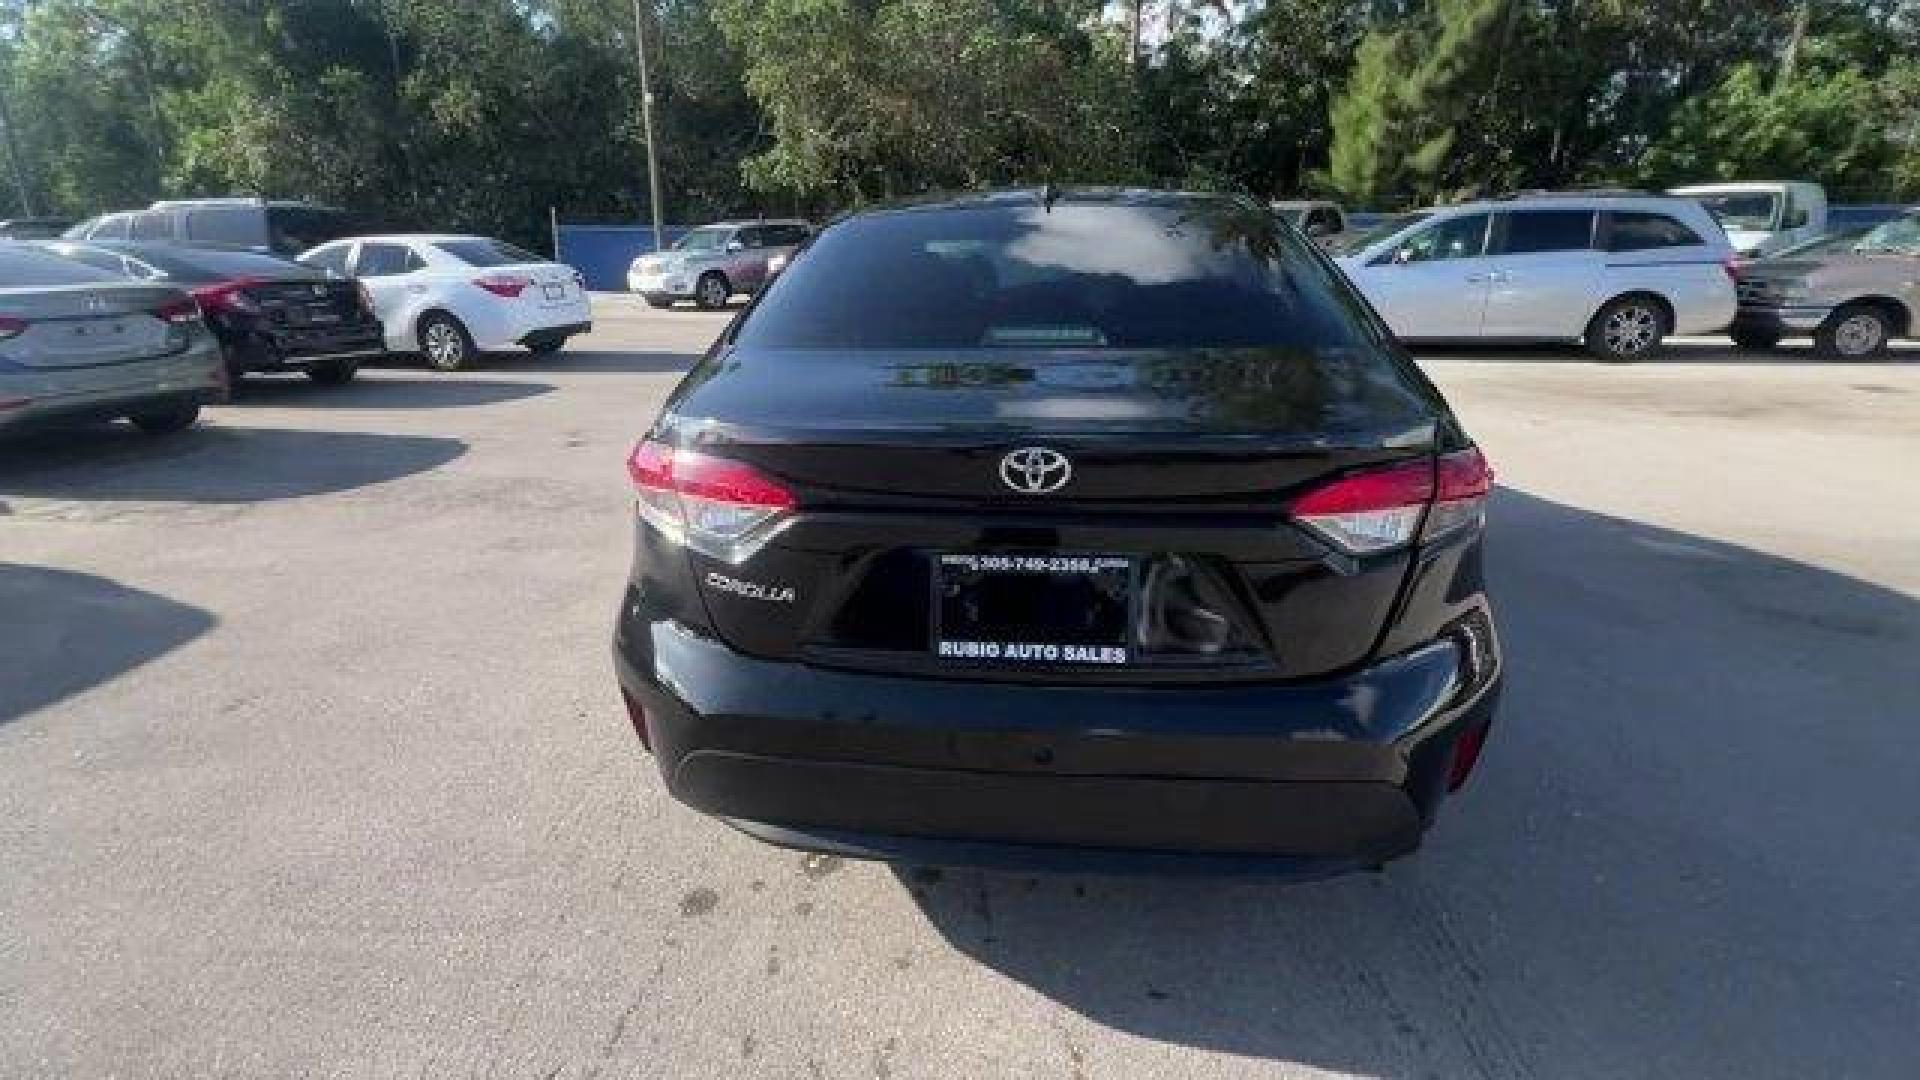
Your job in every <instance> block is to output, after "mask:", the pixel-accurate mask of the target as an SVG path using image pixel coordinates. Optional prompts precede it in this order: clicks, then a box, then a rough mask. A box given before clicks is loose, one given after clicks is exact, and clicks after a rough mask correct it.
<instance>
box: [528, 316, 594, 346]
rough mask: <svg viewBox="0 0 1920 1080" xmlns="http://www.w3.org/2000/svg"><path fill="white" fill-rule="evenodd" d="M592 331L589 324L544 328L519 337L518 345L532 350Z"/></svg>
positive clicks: (566, 324)
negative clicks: (538, 346)
mask: <svg viewBox="0 0 1920 1080" xmlns="http://www.w3.org/2000/svg"><path fill="white" fill-rule="evenodd" d="M592 329H593V324H592V323H590V322H575V323H565V324H562V325H560V326H545V327H541V328H540V329H538V330H529V331H527V332H526V333H524V334H522V335H520V341H519V344H521V345H525V346H527V347H528V348H532V347H534V346H536V345H545V344H548V343H550V342H556V341H565V340H567V339H568V338H570V337H574V336H576V335H579V334H585V333H588V332H590V331H592Z"/></svg>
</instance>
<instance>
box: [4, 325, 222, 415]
mask: <svg viewBox="0 0 1920 1080" xmlns="http://www.w3.org/2000/svg"><path fill="white" fill-rule="evenodd" d="M126 369H128V370H121V371H113V370H111V369H92V370H90V371H36V372H26V371H21V370H19V369H13V368H9V369H6V370H3V371H0V431H21V430H28V429H31V428H35V427H39V426H41V425H43V424H67V423H79V422H85V421H92V420H113V419H118V418H119V417H122V416H130V415H132V414H134V413H137V412H146V411H149V410H155V411H158V410H162V409H168V408H171V407H173V406H175V405H188V404H191V405H217V404H220V403H221V402H223V401H226V400H227V378H226V371H225V368H224V367H222V365H221V362H220V353H219V350H218V349H217V348H215V346H214V344H213V342H212V340H211V339H210V338H207V337H205V336H199V337H197V338H196V342H195V344H194V346H193V347H191V348H190V349H189V350H188V351H187V352H184V353H181V354H180V355H178V356H175V357H170V358H166V359H161V360H153V361H146V362H142V363H138V364H128V365H126ZM109 378H112V379H113V380H115V382H111V383H107V384H106V385H98V384H97V383H96V385H91V386H90V385H87V384H88V383H89V382H91V381H95V380H100V381H105V380H107V379H109ZM122 380H123V381H122Z"/></svg>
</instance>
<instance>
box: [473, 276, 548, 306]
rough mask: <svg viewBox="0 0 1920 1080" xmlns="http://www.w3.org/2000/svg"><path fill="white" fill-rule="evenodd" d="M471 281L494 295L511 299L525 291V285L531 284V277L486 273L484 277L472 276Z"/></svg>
mask: <svg viewBox="0 0 1920 1080" xmlns="http://www.w3.org/2000/svg"><path fill="white" fill-rule="evenodd" d="M473 283H474V284H475V285H478V286H480V287H481V288H483V289H485V290H487V291H488V292H490V293H492V294H493V295H495V296H504V297H506V298H507V299H509V300H511V299H513V298H514V297H516V296H519V295H520V294H521V293H523V292H525V291H527V286H529V285H531V284H533V279H532V278H524V277H520V276H519V275H517V274H488V275H486V276H485V277H477V278H474V279H473Z"/></svg>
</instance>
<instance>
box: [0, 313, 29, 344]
mask: <svg viewBox="0 0 1920 1080" xmlns="http://www.w3.org/2000/svg"><path fill="white" fill-rule="evenodd" d="M26 332H27V320H25V319H16V318H14V317H13V316H11V315H0V341H4V340H6V339H7V338H12V337H19V336H20V335H21V334H24V333H26Z"/></svg>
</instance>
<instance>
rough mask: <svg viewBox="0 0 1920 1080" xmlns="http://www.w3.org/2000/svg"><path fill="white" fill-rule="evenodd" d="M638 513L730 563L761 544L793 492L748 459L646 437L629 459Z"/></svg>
mask: <svg viewBox="0 0 1920 1080" xmlns="http://www.w3.org/2000/svg"><path fill="white" fill-rule="evenodd" d="M627 475H628V476H629V477H631V478H632V480H633V487H634V492H635V494H636V496H637V497H638V499H639V508H640V516H641V517H642V518H645V519H646V520H647V522H648V523H649V524H651V525H653V527H654V528H656V529H659V530H660V531H661V532H662V533H664V534H665V535H666V536H667V537H669V538H670V539H673V540H675V541H677V542H679V543H684V544H686V545H687V546H688V547H691V548H693V549H694V550H695V551H699V552H702V553H704V554H707V555H711V556H712V557H714V558H716V559H721V560H723V561H726V562H738V561H739V560H741V559H743V558H745V557H746V556H748V555H750V554H752V553H753V550H754V549H755V548H756V547H758V544H757V543H756V542H755V541H756V538H760V537H764V536H765V527H766V526H767V525H769V524H771V523H772V522H773V521H775V520H776V519H778V518H780V517H781V516H782V515H784V514H786V513H787V512H788V511H789V510H792V509H793V507H794V505H795V503H794V498H793V493H792V492H790V491H788V490H787V489H786V488H784V487H782V486H781V485H780V484H779V483H778V482H777V481H774V480H772V479H770V478H769V477H767V476H766V475H765V474H763V473H761V472H760V471H759V470H758V469H755V468H754V467H753V466H751V465H747V464H745V463H744V462H739V461H731V460H729V459H727V458H722V457H714V456H712V455H711V454H702V453H699V452H698V451H692V450H675V449H674V448H673V447H671V446H667V445H666V444H664V443H659V442H654V441H652V440H645V441H642V442H641V443H640V445H638V446H636V447H634V448H633V453H632V454H631V455H630V456H629V457H628V458H627Z"/></svg>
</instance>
